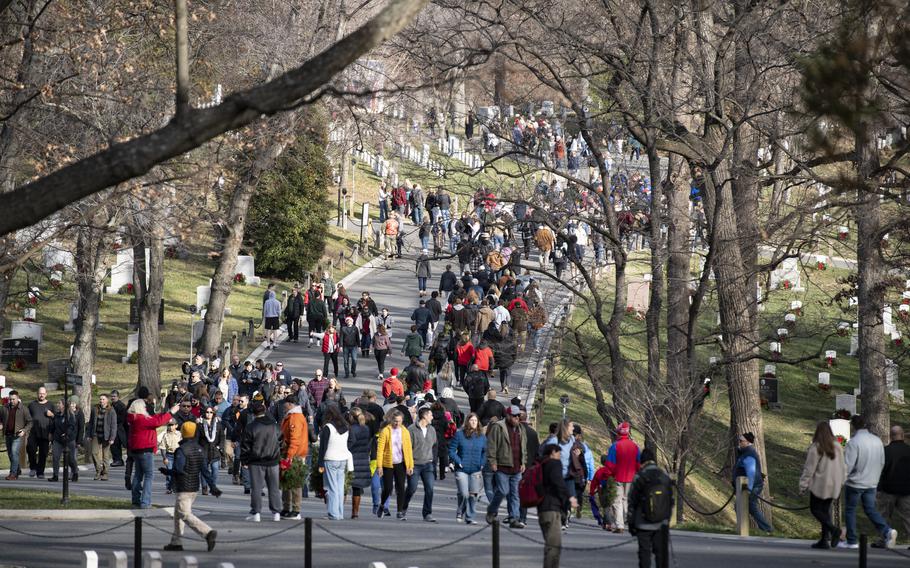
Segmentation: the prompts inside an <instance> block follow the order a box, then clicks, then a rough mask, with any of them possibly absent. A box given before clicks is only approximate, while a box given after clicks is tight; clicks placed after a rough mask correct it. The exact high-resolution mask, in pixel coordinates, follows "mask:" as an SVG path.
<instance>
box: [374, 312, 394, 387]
mask: <svg viewBox="0 0 910 568" xmlns="http://www.w3.org/2000/svg"><path fill="white" fill-rule="evenodd" d="M391 350H392V338H391V337H389V334H388V331H387V330H386V328H385V326H384V325H382V324H379V325H378V326H377V327H376V333H375V334H374V335H373V355H374V356H375V357H376V367H377V368H378V369H379V374H380V375H382V374H385V360H386V357H388V356H389V352H390V351H391Z"/></svg>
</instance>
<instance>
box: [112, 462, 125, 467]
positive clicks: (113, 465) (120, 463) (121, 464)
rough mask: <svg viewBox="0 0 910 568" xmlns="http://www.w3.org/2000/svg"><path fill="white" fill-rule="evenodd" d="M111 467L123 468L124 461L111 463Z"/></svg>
mask: <svg viewBox="0 0 910 568" xmlns="http://www.w3.org/2000/svg"><path fill="white" fill-rule="evenodd" d="M111 467H123V462H122V461H115V462H111Z"/></svg>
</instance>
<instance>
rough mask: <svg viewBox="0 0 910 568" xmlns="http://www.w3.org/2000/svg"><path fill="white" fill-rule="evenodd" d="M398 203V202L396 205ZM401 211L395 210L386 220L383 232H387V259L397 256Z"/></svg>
mask: <svg viewBox="0 0 910 568" xmlns="http://www.w3.org/2000/svg"><path fill="white" fill-rule="evenodd" d="M397 205H398V204H397V203H396V206H397ZM399 212H400V209H399ZM398 215H399V213H395V212H393V213H392V214H391V215H390V216H389V218H388V219H386V221H385V225H384V226H383V229H382V230H383V233H384V234H385V253H386V259H392V258H395V250H396V241H397V240H398V231H399V230H400V224H399V222H398Z"/></svg>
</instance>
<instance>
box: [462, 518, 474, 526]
mask: <svg viewBox="0 0 910 568" xmlns="http://www.w3.org/2000/svg"><path fill="white" fill-rule="evenodd" d="M464 524H466V525H476V524H477V521H475V520H474V519H468V520H466V521H465V522H464Z"/></svg>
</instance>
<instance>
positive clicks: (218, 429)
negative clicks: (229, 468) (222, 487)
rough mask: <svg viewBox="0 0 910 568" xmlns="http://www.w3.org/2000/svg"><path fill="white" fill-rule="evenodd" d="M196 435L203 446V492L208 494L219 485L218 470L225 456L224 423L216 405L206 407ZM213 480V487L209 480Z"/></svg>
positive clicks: (201, 446)
mask: <svg viewBox="0 0 910 568" xmlns="http://www.w3.org/2000/svg"><path fill="white" fill-rule="evenodd" d="M196 437H197V442H198V443H199V447H200V448H202V459H203V462H202V471H203V472H204V473H205V475H203V476H202V494H203V495H208V494H209V490H210V489H212V488H217V487H218V470H219V469H220V468H221V462H222V461H223V458H224V445H225V435H224V424H222V423H221V418H220V417H219V416H218V413H217V411H216V410H215V407H213V406H209V407H208V408H206V409H205V410H204V411H203V413H202V416H201V417H200V418H199V420H198V427H197V428H196ZM209 479H211V480H212V484H211V487H210V485H209V482H208V480H209Z"/></svg>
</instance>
